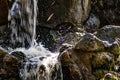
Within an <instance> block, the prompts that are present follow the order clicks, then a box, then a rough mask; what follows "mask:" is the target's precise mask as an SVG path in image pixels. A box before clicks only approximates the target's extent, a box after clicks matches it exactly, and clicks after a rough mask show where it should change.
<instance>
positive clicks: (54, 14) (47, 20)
mask: <svg viewBox="0 0 120 80" xmlns="http://www.w3.org/2000/svg"><path fill="white" fill-rule="evenodd" d="M38 4H39V5H38V8H39V13H38V16H39V17H38V23H39V24H38V25H41V26H47V27H55V26H57V25H60V24H62V23H66V22H71V23H73V24H74V25H80V24H81V23H82V22H83V21H84V20H86V19H87V18H88V15H89V12H90V8H91V7H90V0H84V1H83V0H68V1H65V0H59V1H55V0H49V1H48V0H39V1H38Z"/></svg>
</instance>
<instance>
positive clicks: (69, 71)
mask: <svg viewBox="0 0 120 80" xmlns="http://www.w3.org/2000/svg"><path fill="white" fill-rule="evenodd" d="M59 57H60V61H61V64H62V73H63V80H82V75H81V73H80V72H79V68H78V66H76V64H75V63H74V62H73V61H72V59H71V57H70V54H69V52H68V51H64V52H62V53H61V55H60V56H59Z"/></svg>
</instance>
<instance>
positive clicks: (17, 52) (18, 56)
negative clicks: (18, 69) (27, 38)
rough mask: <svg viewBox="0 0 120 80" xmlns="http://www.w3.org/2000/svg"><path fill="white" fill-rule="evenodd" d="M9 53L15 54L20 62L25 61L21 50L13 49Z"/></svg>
mask: <svg viewBox="0 0 120 80" xmlns="http://www.w3.org/2000/svg"><path fill="white" fill-rule="evenodd" d="M10 54H11V55H13V56H15V57H16V58H17V59H18V60H19V61H20V62H22V61H25V59H26V55H25V54H24V53H23V52H21V51H14V52H12V53H10Z"/></svg>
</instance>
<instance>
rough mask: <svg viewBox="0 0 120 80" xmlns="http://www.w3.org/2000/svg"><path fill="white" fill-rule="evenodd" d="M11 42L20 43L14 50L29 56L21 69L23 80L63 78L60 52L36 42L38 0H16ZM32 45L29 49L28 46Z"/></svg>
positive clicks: (9, 18)
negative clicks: (59, 57) (59, 59)
mask: <svg viewBox="0 0 120 80" xmlns="http://www.w3.org/2000/svg"><path fill="white" fill-rule="evenodd" d="M8 20H9V21H10V24H9V28H10V29H11V34H10V36H11V37H10V38H11V43H12V44H13V45H16V44H17V45H19V44H20V46H18V47H23V48H17V49H15V50H13V51H22V52H23V53H25V55H26V56H27V58H26V60H25V61H24V62H22V65H23V67H22V68H21V69H20V77H21V79H22V80H62V75H61V69H60V64H59V62H58V59H57V57H58V53H51V52H50V51H48V50H47V49H45V48H44V47H43V46H42V45H41V44H38V43H35V35H36V34H35V33H36V23H37V0H16V1H15V2H14V4H13V6H12V8H11V10H10V11H9V15H8ZM28 45H30V47H29V48H28V49H25V47H26V46H28Z"/></svg>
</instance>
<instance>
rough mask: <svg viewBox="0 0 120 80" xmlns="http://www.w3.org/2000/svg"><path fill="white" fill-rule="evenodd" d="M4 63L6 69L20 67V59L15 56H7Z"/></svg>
mask: <svg viewBox="0 0 120 80" xmlns="http://www.w3.org/2000/svg"><path fill="white" fill-rule="evenodd" d="M3 62H4V64H5V66H6V67H8V66H17V65H18V59H17V57H15V56H13V55H6V56H5V57H4V59H3Z"/></svg>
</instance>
